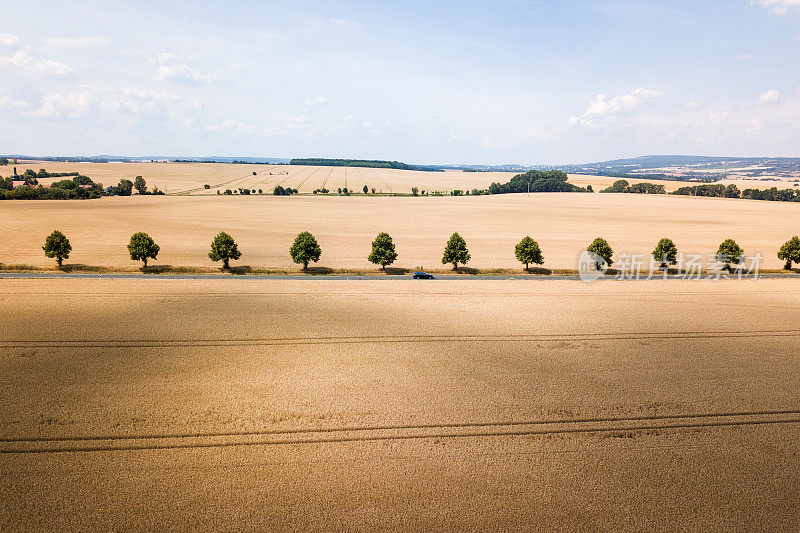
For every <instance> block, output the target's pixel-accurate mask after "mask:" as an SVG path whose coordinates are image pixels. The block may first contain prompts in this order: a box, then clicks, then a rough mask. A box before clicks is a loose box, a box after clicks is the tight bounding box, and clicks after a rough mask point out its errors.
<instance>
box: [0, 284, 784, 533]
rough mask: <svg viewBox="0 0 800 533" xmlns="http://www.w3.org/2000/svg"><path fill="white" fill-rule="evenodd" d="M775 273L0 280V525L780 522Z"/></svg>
mask: <svg viewBox="0 0 800 533" xmlns="http://www.w3.org/2000/svg"><path fill="white" fill-rule="evenodd" d="M795 288H796V287H795V282H794V280H759V281H717V282H714V281H696V282H690V281H663V282H656V281H653V282H647V283H642V282H639V283H637V282H628V283H624V282H597V283H593V284H582V283H578V282H560V281H493V282H486V281H483V282H480V281H449V282H447V281H438V282H429V283H426V282H410V281H361V282H353V281H351V282H340V281H332V280H328V281H279V280H271V281H257V280H248V279H246V278H245V279H238V280H237V279H221V280H212V281H209V280H205V281H202V282H198V281H171V280H163V279H148V280H67V279H63V280H3V281H2V282H1V283H0V312H2V314H3V316H6V317H8V320H6V321H5V324H4V332H3V336H2V340H0V346H2V356H0V369H2V371H0V397H1V398H3V401H2V402H0V436H2V441H0V451H2V453H0V496H1V497H0V501H2V505H1V506H0V529H2V530H11V529H29V530H34V529H48V530H71V529H84V530H85V529H99V528H104V529H105V528H109V529H118V528H123V529H171V528H172V529H174V528H180V529H196V530H198V529H199V530H235V529H341V530H346V529H359V528H382V529H390V528H402V529H414V530H422V529H425V530H439V529H450V530H452V529H475V528H481V529H501V528H518V529H542V530H552V529H556V528H570V529H586V528H590V529H623V528H624V529H639V530H643V529H646V530H652V529H661V530H680V529H699V530H704V529H705V530H707V529H710V528H717V529H744V530H753V529H764V528H766V529H776V530H796V529H797V528H798V526H800V523H799V522H798V516H797V512H796V510H797V509H798V507H800V489H799V488H798V487H800V484H798V474H797V472H798V471H800V457H798V453H797V444H798V438H800V424H798V420H800V403H798V396H797V390H798V388H799V387H800V371H798V368H800V366H799V365H798V363H800V356H799V355H798V353H800V351H799V350H798V347H800V345H798V338H800V330H798V329H797V324H798V321H800V296H798V292H797V291H796V290H795ZM767 411H770V412H767ZM778 411H779V412H780V413H778Z"/></svg>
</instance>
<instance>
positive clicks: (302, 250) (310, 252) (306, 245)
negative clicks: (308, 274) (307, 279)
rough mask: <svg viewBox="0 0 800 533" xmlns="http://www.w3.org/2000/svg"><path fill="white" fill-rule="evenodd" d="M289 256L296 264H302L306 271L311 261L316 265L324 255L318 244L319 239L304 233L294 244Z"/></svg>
mask: <svg viewBox="0 0 800 533" xmlns="http://www.w3.org/2000/svg"><path fill="white" fill-rule="evenodd" d="M289 255H290V256H291V257H292V261H294V262H295V263H298V264H300V263H302V264H303V270H304V271H305V270H308V263H309V262H310V261H314V262H315V263H316V262H317V261H319V258H320V256H321V255H322V248H320V246H319V244H317V239H315V238H314V236H313V235H312V234H311V233H309V232H307V231H304V232H302V233H300V234H299V235H298V236H297V238H296V239H295V240H294V244H292V247H291V248H290V249H289Z"/></svg>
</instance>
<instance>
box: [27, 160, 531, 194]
mask: <svg viewBox="0 0 800 533" xmlns="http://www.w3.org/2000/svg"><path fill="white" fill-rule="evenodd" d="M28 168H30V169H33V170H35V171H38V170H39V169H40V168H44V169H45V170H47V171H49V172H80V173H81V174H84V175H86V176H89V177H90V178H92V179H93V180H95V181H98V182H100V183H102V184H103V185H105V186H109V185H116V184H117V183H118V182H119V180H120V179H123V178H125V179H130V180H133V178H134V177H136V176H142V177H144V178H145V180H146V181H147V183H148V185H149V186H151V187H152V186H157V187H158V188H159V189H161V190H164V191H166V192H167V193H169V194H192V195H196V194H217V191H220V192H224V191H225V189H232V190H233V189H238V188H247V189H255V190H256V191H257V190H258V189H262V190H263V191H264V192H269V193H272V190H273V189H274V188H275V187H276V186H278V185H280V186H282V187H291V188H293V189H297V190H298V191H300V192H301V193H310V192H312V191H314V189H322V188H327V189H328V190H330V191H333V192H336V191H337V190H338V189H339V188H348V189H349V190H351V191H357V192H359V193H361V192H362V188H363V187H364V185H366V186H367V187H368V188H369V189H370V191H371V189H372V188H374V189H375V192H376V193H384V194H387V193H404V194H409V193H411V188H412V187H417V188H419V189H420V190H426V191H429V192H433V191H441V192H445V193H448V194H449V192H450V191H451V190H453V189H463V190H471V189H474V188H478V189H485V188H486V187H488V186H489V184H490V183H492V182H493V181H497V182H501V183H504V182H506V181H508V180H509V179H511V177H512V176H514V175H515V174H516V173H508V172H461V171H455V170H454V171H445V172H422V171H413V170H395V169H376V168H359V167H319V166H303V165H256V164H254V165H250V164H224V163H65V162H50V161H30V162H28V161H26V162H23V163H21V164H18V165H17V172H19V173H20V174H21V173H23V172H24V171H25V169H28ZM254 172H255V175H254V174H253V173H254ZM59 179H63V178H48V179H44V180H42V183H48V182H53V181H57V180H59ZM205 185H209V186H210V188H209V189H206V188H205Z"/></svg>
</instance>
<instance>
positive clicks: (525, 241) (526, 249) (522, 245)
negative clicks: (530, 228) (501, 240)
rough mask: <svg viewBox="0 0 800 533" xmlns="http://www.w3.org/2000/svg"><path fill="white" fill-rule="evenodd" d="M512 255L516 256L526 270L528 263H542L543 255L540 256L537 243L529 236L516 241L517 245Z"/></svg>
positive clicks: (540, 252) (540, 251)
mask: <svg viewBox="0 0 800 533" xmlns="http://www.w3.org/2000/svg"><path fill="white" fill-rule="evenodd" d="M514 255H515V256H516V257H517V261H519V262H520V263H523V264H524V265H525V270H528V265H529V264H530V263H535V264H537V265H541V264H542V263H544V256H542V250H541V248H539V243H538V242H536V241H534V240H533V239H531V238H530V236H525V237H523V238H522V240H521V241H519V243H517V246H516V247H515V248H514Z"/></svg>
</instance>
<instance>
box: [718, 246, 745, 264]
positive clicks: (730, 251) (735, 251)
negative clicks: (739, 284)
mask: <svg viewBox="0 0 800 533" xmlns="http://www.w3.org/2000/svg"><path fill="white" fill-rule="evenodd" d="M715 258H716V260H717V261H719V262H720V263H725V267H724V268H725V270H730V269H731V263H736V264H739V263H741V262H742V261H743V260H744V250H742V247H741V246H739V245H738V244H736V241H734V240H733V239H725V240H724V241H722V244H720V245H719V249H717V254H716V256H715Z"/></svg>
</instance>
